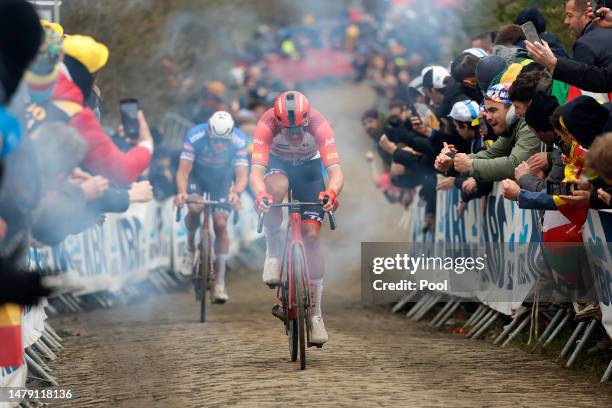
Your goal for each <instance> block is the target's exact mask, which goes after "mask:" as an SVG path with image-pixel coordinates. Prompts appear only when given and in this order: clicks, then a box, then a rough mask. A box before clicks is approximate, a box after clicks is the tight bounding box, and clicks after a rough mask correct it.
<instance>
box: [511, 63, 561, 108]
mask: <svg viewBox="0 0 612 408" xmlns="http://www.w3.org/2000/svg"><path fill="white" fill-rule="evenodd" d="M551 86H552V80H551V78H550V74H548V72H546V71H537V70H536V71H527V70H525V71H523V72H521V73H520V74H519V75H518V76H517V77H516V80H515V81H514V82H513V83H512V85H511V86H510V91H509V93H508V97H509V98H510V100H511V101H512V105H513V106H514V108H515V112H516V114H517V115H519V116H525V112H526V111H527V107H528V106H529V104H530V103H531V101H532V99H533V98H534V97H535V94H536V93H537V92H543V93H546V94H548V93H550V88H551Z"/></svg>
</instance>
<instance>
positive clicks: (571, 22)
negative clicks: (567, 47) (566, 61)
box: [563, 0, 612, 68]
mask: <svg viewBox="0 0 612 408" xmlns="http://www.w3.org/2000/svg"><path fill="white" fill-rule="evenodd" d="M586 11H587V0H566V2H565V20H563V23H564V24H565V25H566V26H567V27H568V29H569V32H570V34H571V36H572V37H573V38H574V39H575V40H576V42H575V43H574V48H573V55H572V59H573V60H574V61H578V62H582V63H584V64H588V65H594V66H596V67H600V68H602V67H608V66H610V65H612V47H610V46H609V45H610V44H612V31H609V30H606V29H603V28H600V27H598V26H597V25H595V24H593V21H592V20H591V18H590V17H589V16H588V15H587V13H586Z"/></svg>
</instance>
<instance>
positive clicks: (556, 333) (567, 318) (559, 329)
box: [544, 309, 572, 347]
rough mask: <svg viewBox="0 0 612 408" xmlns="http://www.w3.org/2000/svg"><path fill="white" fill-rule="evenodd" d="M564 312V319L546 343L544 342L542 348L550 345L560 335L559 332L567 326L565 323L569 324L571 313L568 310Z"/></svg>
mask: <svg viewBox="0 0 612 408" xmlns="http://www.w3.org/2000/svg"><path fill="white" fill-rule="evenodd" d="M566 312H567V313H566V315H565V317H564V318H563V320H561V323H559V325H558V326H557V327H556V328H555V330H554V331H553V332H552V333H551V334H550V336H549V337H548V339H546V341H545V342H544V347H546V346H548V345H549V344H550V343H552V341H553V340H554V339H555V338H556V337H557V335H558V334H559V333H561V330H563V328H564V327H565V326H566V325H567V322H569V321H570V319H571V318H572V312H571V311H570V310H569V309H567V311H566Z"/></svg>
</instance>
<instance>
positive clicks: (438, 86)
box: [423, 66, 450, 117]
mask: <svg viewBox="0 0 612 408" xmlns="http://www.w3.org/2000/svg"><path fill="white" fill-rule="evenodd" d="M449 80H450V72H448V70H447V69H446V68H444V67H441V66H433V67H429V68H426V69H425V70H424V73H423V91H424V92H425V96H427V98H428V99H429V102H430V104H431V105H432V107H433V108H434V109H435V111H436V115H437V116H438V117H441V116H446V115H440V111H442V110H443V109H444V107H443V105H444V99H445V97H444V95H445V92H446V85H447V83H448V81H449ZM449 112H450V110H449ZM449 112H447V114H448V113H449Z"/></svg>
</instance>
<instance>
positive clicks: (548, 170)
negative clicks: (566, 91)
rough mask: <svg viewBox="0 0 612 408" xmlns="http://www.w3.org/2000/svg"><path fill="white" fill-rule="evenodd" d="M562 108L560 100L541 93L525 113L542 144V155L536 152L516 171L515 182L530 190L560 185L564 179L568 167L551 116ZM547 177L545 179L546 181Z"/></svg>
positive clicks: (530, 126)
mask: <svg viewBox="0 0 612 408" xmlns="http://www.w3.org/2000/svg"><path fill="white" fill-rule="evenodd" d="M558 107H559V102H557V98H555V97H554V96H551V95H547V94H546V93H543V92H538V93H536V95H535V96H534V97H533V100H532V101H531V103H530V104H529V107H528V108H527V111H526V112H525V121H526V122H527V126H529V129H531V131H532V132H533V133H534V134H535V135H536V136H537V137H538V139H540V140H541V141H542V143H543V144H544V146H545V148H544V149H542V150H543V152H541V153H536V154H534V155H533V156H531V157H530V158H529V159H528V160H527V161H526V162H523V163H521V164H520V165H519V166H518V167H517V168H516V169H515V171H514V179H515V180H516V181H517V182H518V184H519V186H520V187H521V188H522V189H524V190H527V191H541V190H544V189H545V188H546V182H547V181H548V180H550V181H552V182H555V183H559V182H561V180H563V171H564V168H565V164H564V163H563V159H562V152H561V149H560V147H559V146H561V145H562V144H563V142H562V141H561V139H560V138H559V137H558V136H557V135H556V133H555V131H554V129H553V126H552V123H551V117H552V115H553V113H554V112H555V110H556V109H557V108H558ZM545 177H546V178H545Z"/></svg>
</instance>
